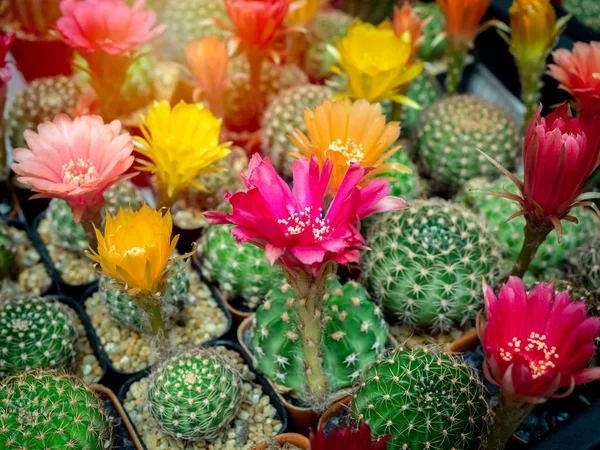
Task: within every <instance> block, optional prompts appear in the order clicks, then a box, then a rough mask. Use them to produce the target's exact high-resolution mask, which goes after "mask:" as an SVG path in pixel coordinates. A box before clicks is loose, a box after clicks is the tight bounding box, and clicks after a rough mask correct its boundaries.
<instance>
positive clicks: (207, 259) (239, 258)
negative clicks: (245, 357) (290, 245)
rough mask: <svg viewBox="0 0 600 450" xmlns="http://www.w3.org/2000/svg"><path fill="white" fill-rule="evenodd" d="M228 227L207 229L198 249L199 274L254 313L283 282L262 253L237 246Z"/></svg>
mask: <svg viewBox="0 0 600 450" xmlns="http://www.w3.org/2000/svg"><path fill="white" fill-rule="evenodd" d="M231 228H232V227H229V226H221V225H220V226H216V227H215V226H213V227H209V229H208V231H207V232H206V234H205V235H204V236H203V237H202V240H201V241H200V245H199V246H198V256H200V259H201V261H202V273H203V274H204V276H205V277H206V278H208V279H209V280H210V281H212V282H214V283H216V284H217V285H218V286H219V288H220V290H221V292H222V293H223V295H224V296H225V297H226V298H227V299H228V300H231V299H234V298H236V297H239V298H241V300H242V301H243V302H244V304H245V306H246V307H248V308H249V309H251V310H253V309H256V308H257V307H258V305H260V304H261V303H262V302H263V301H264V298H265V295H266V294H267V292H269V290H270V289H271V288H272V287H273V285H275V284H277V283H279V282H280V281H281V280H282V279H283V275H282V274H281V271H280V270H279V269H278V268H277V267H272V266H271V265H270V264H269V261H267V259H266V258H265V254H264V251H263V250H262V249H259V248H258V247H255V246H254V245H251V244H238V243H237V241H236V240H235V238H234V237H233V236H231Z"/></svg>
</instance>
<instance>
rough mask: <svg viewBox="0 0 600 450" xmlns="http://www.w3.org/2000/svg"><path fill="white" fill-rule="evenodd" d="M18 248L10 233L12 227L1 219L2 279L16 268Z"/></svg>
mask: <svg viewBox="0 0 600 450" xmlns="http://www.w3.org/2000/svg"><path fill="white" fill-rule="evenodd" d="M16 253H17V248H16V247H15V243H14V242H13V239H12V237H11V235H10V229H9V228H8V225H7V224H6V222H4V221H0V280H1V279H3V278H7V277H9V276H10V275H12V273H13V272H14V270H15V255H16Z"/></svg>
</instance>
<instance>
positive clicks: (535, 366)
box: [477, 277, 600, 404]
mask: <svg viewBox="0 0 600 450" xmlns="http://www.w3.org/2000/svg"><path fill="white" fill-rule="evenodd" d="M483 291H484V296H485V315H486V321H484V320H483V318H482V317H481V313H480V315H479V316H478V318H477V331H478V333H479V338H480V339H481V342H482V345H483V350H484V352H485V357H486V359H485V364H484V371H485V376H486V378H487V379H488V380H489V381H490V382H491V383H494V384H496V385H498V386H500V387H501V389H502V394H503V395H504V396H505V397H507V398H508V399H509V400H514V399H516V398H518V401H519V402H525V403H534V404H536V403H543V402H545V401H546V400H547V399H548V398H550V397H564V396H566V395H569V394H570V393H571V392H572V391H573V388H574V387H575V385H577V384H581V383H587V382H590V381H594V380H597V379H599V378H600V367H593V368H586V366H587V364H588V363H589V361H590V359H591V357H592V356H593V354H594V352H595V350H596V346H595V344H594V339H595V338H596V337H598V336H599V335H600V318H597V317H588V316H587V305H586V303H585V301H583V300H582V301H571V298H570V297H569V293H568V292H567V291H563V292H559V293H558V294H555V291H554V283H540V284H538V285H537V286H536V287H535V288H533V289H532V290H531V292H530V293H529V294H527V291H526V290H525V285H524V284H523V281H521V279H520V278H517V277H510V278H509V280H508V282H507V283H506V284H505V285H504V286H503V287H502V289H501V290H500V295H498V297H496V296H495V295H494V292H493V290H492V288H491V287H489V286H488V285H487V284H486V283H485V281H484V283H483ZM561 389H562V392H561V393H558V391H559V390H561Z"/></svg>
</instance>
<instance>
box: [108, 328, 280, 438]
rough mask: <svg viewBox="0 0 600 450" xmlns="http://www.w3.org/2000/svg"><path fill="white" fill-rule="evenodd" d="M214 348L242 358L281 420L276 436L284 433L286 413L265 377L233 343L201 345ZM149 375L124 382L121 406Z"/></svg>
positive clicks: (120, 398) (223, 341)
mask: <svg viewBox="0 0 600 450" xmlns="http://www.w3.org/2000/svg"><path fill="white" fill-rule="evenodd" d="M216 346H223V347H226V348H228V349H229V350H233V351H235V352H236V353H238V354H239V355H240V356H241V357H242V358H244V363H245V364H246V365H247V366H248V368H249V369H250V370H251V371H252V372H253V373H254V374H255V375H256V380H255V383H258V384H260V385H261V386H262V388H263V391H264V392H265V393H266V394H267V395H268V396H269V399H270V401H271V405H273V407H274V408H275V410H276V411H277V415H278V416H279V419H280V420H281V429H280V430H279V433H278V434H281V433H284V432H285V431H286V430H287V427H288V416H287V411H286V410H285V407H284V406H283V404H282V403H281V401H280V400H279V398H278V397H277V394H276V393H275V391H273V388H272V387H271V385H270V384H269V382H268V381H267V380H266V379H265V377H264V376H262V375H261V374H260V373H258V372H257V371H256V370H254V367H253V365H252V360H251V359H250V358H249V357H248V355H247V354H246V352H244V351H243V350H242V348H241V347H240V346H239V345H238V344H236V343H235V342H231V341H226V340H215V341H211V342H210V343H206V344H204V345H203V347H216ZM149 374H150V368H146V369H144V370H142V371H140V372H137V373H136V374H135V375H133V376H132V377H131V378H129V380H127V381H126V382H125V384H123V386H122V387H121V389H120V390H119V394H118V398H119V401H120V402H121V404H124V403H125V396H126V395H127V392H128V391H129V388H130V387H131V385H132V384H133V383H135V382H136V381H139V380H141V379H142V378H145V377H147V376H148V375H149ZM125 413H126V414H128V415H129V413H127V411H125ZM132 423H133V422H132ZM133 426H134V428H135V424H133ZM135 432H136V434H137V435H138V438H139V439H140V441H142V446H143V447H144V449H146V445H145V443H144V441H143V440H142V437H141V436H140V434H139V432H138V430H137V428H135Z"/></svg>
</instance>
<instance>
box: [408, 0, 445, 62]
mask: <svg viewBox="0 0 600 450" xmlns="http://www.w3.org/2000/svg"><path fill="white" fill-rule="evenodd" d="M413 11H415V12H416V13H417V14H418V15H419V17H421V21H425V20H429V22H428V23H427V25H425V28H424V29H423V36H424V38H425V39H424V42H423V46H422V47H421V50H420V51H419V58H421V59H422V60H423V61H435V60H438V59H441V58H442V56H444V53H445V52H446V40H445V39H442V38H440V37H439V36H440V35H441V34H442V33H443V32H444V30H445V28H446V20H445V19H444V14H443V13H442V11H441V10H440V8H439V6H437V4H435V3H416V4H415V5H414V6H413Z"/></svg>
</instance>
